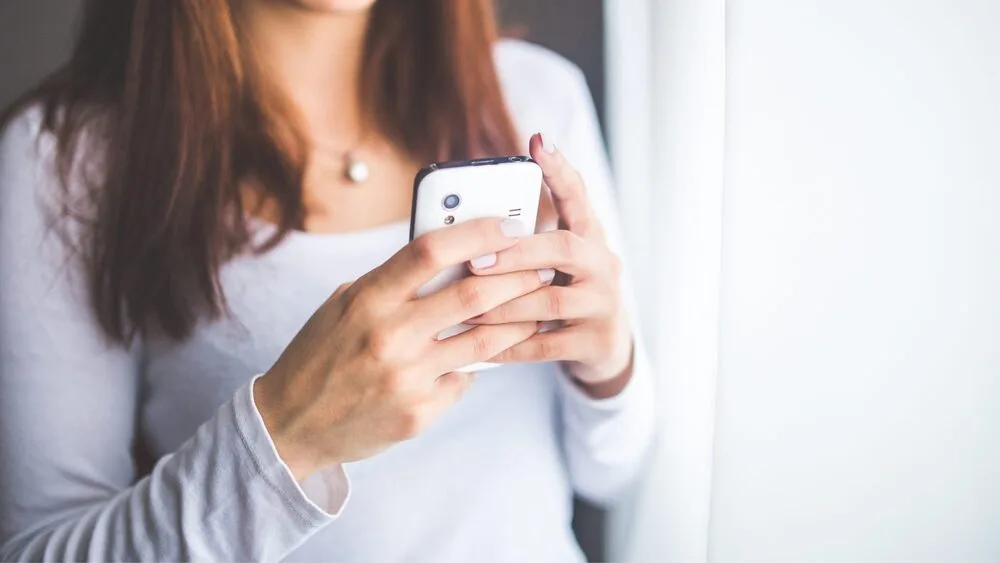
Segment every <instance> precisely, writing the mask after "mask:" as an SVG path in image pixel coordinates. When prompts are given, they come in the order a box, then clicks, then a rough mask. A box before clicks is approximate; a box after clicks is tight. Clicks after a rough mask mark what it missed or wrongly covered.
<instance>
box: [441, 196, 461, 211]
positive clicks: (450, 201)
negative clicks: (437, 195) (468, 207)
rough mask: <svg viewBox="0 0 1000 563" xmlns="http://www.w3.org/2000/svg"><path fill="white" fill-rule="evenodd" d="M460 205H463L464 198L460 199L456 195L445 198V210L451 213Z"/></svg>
mask: <svg viewBox="0 0 1000 563" xmlns="http://www.w3.org/2000/svg"><path fill="white" fill-rule="evenodd" d="M460 203H462V198H460V197H458V196H457V195H455V194H449V195H446V196H445V197H444V202H443V205H444V208H445V209H447V210H448V211H451V210H452V209H455V208H456V207H458V204H460Z"/></svg>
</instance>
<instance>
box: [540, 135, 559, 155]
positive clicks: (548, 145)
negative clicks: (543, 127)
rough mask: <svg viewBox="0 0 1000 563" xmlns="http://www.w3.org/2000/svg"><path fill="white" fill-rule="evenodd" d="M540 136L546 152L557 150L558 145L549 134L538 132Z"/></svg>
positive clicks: (551, 152) (550, 152)
mask: <svg viewBox="0 0 1000 563" xmlns="http://www.w3.org/2000/svg"><path fill="white" fill-rule="evenodd" d="M538 138H539V139H541V140H542V150H543V151H545V153H546V154H553V153H555V152H556V145H555V143H553V142H552V140H551V139H550V138H549V136H548V135H546V134H545V133H541V132H539V133H538Z"/></svg>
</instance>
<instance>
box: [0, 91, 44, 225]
mask: <svg viewBox="0 0 1000 563" xmlns="http://www.w3.org/2000/svg"><path fill="white" fill-rule="evenodd" d="M44 124H45V110H44V108H43V107H42V106H41V104H34V105H30V106H27V107H26V108H24V109H22V110H20V111H18V112H17V113H15V114H13V115H12V116H11V117H10V118H9V119H8V120H7V121H6V123H4V124H3V125H2V129H0V201H2V205H3V208H4V209H5V210H6V211H5V214H6V213H18V214H21V213H24V212H25V211H27V210H28V209H29V206H31V205H34V204H37V203H38V198H39V197H40V196H41V197H45V196H47V195H51V193H47V192H49V191H48V190H43V189H42V188H43V187H44V186H49V185H51V184H52V180H53V179H54V178H55V176H56V174H55V156H56V152H57V150H56V141H55V136H54V135H53V134H52V133H50V132H48V131H46V128H45V127H44ZM12 207H16V209H11V208H12Z"/></svg>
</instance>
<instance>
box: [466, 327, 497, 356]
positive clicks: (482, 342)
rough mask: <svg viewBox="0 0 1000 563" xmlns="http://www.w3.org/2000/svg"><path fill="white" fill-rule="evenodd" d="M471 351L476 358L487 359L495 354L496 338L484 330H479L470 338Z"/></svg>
mask: <svg viewBox="0 0 1000 563" xmlns="http://www.w3.org/2000/svg"><path fill="white" fill-rule="evenodd" d="M472 351H473V354H474V355H475V357H476V358H479V359H483V360H488V359H490V358H492V357H493V356H495V355H496V354H497V351H496V338H494V336H493V335H492V334H490V333H489V332H487V331H485V330H480V331H478V333H477V334H476V335H475V337H474V338H473V339H472Z"/></svg>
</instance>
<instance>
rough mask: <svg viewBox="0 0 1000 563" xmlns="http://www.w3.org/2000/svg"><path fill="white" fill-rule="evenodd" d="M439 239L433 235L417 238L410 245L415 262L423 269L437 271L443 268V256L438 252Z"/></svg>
mask: <svg viewBox="0 0 1000 563" xmlns="http://www.w3.org/2000/svg"><path fill="white" fill-rule="evenodd" d="M436 240H437V238H436V237H434V236H433V233H431V234H427V235H424V236H422V237H419V238H417V239H416V240H414V241H413V242H412V243H410V249H411V252H413V259H414V261H415V262H416V263H417V264H418V265H419V266H421V267H423V268H427V269H432V270H437V269H440V268H441V267H442V266H441V256H440V254H441V253H440V251H439V250H438V246H439V245H438V244H437V242H436Z"/></svg>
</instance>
